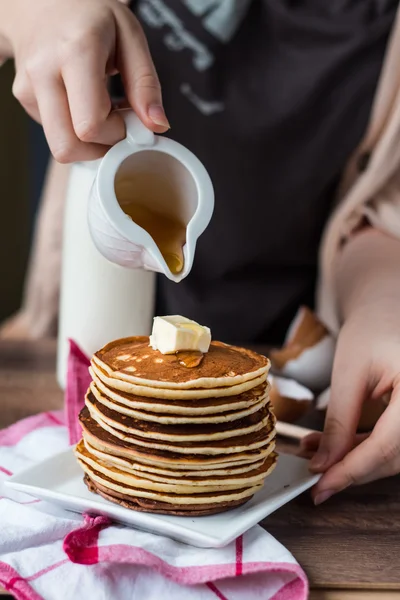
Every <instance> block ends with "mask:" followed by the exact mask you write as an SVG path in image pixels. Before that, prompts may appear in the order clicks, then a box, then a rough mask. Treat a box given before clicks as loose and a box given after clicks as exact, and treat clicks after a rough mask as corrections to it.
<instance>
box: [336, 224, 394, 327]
mask: <svg viewBox="0 0 400 600" xmlns="http://www.w3.org/2000/svg"><path fill="white" fill-rule="evenodd" d="M336 283H337V290H338V301H339V309H340V312H341V317H342V319H343V320H344V321H346V320H347V319H348V318H349V317H350V316H352V315H353V314H354V313H356V312H358V311H362V310H364V309H366V308H369V307H372V306H373V307H375V308H376V309H377V310H379V311H383V312H381V315H384V314H387V313H388V312H389V313H390V314H392V313H394V311H395V312H396V314H397V313H398V311H399V307H400V241H399V240H396V239H395V238H393V237H390V236H388V235H386V234H384V233H381V232H379V231H376V230H374V229H368V230H365V231H363V232H361V233H360V234H358V235H356V236H355V237H354V238H353V239H352V240H350V242H349V243H348V244H347V245H346V246H345V247H344V249H343V252H342V254H341V256H340V258H339V260H338V263H337V265H336ZM377 317H378V314H377Z"/></svg>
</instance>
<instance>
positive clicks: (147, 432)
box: [85, 392, 269, 442]
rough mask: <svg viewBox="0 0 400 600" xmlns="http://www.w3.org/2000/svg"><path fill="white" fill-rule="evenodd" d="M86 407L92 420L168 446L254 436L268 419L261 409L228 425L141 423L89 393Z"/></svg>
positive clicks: (265, 411)
mask: <svg viewBox="0 0 400 600" xmlns="http://www.w3.org/2000/svg"><path fill="white" fill-rule="evenodd" d="M85 403H86V406H87V408H88V409H89V412H90V413H91V414H92V413H94V414H92V416H93V418H96V417H95V415H98V416H99V417H100V418H101V419H102V420H103V421H105V422H106V423H107V424H109V425H110V426H111V427H113V428H116V429H119V430H121V431H124V432H126V433H128V434H133V435H136V436H141V437H144V438H149V439H153V440H166V441H171V442H181V441H182V442H190V441H193V442H196V441H203V440H205V441H210V442H211V441H214V440H219V439H227V438H232V437H237V436H238V435H244V434H248V433H253V432H255V431H258V430H260V429H261V428H262V427H263V426H264V424H263V421H265V419H266V418H268V415H269V413H268V410H267V408H266V407H265V406H264V407H262V408H261V409H260V410H259V411H257V412H256V413H253V414H250V415H248V416H246V417H244V418H243V419H238V420H236V421H228V422H226V423H210V424H208V423H201V424H199V425H198V424H192V423H185V424H182V425H176V424H171V425H159V424H158V423H154V422H153V421H141V420H139V419H134V418H132V417H129V416H128V415H125V414H123V413H122V414H121V413H119V412H117V411H115V410H111V409H110V408H108V406H105V405H104V404H102V403H101V402H99V401H98V400H97V399H96V398H95V396H94V395H93V394H92V393H91V392H89V393H88V394H87V396H86V400H85Z"/></svg>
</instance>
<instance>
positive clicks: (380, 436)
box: [313, 386, 400, 504]
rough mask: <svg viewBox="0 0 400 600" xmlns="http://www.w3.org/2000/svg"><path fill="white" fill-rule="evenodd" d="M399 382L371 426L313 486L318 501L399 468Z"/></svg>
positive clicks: (395, 471) (388, 474) (386, 474)
mask: <svg viewBox="0 0 400 600" xmlns="http://www.w3.org/2000/svg"><path fill="white" fill-rule="evenodd" d="M399 421H400V386H397V388H396V389H395V390H394V391H393V394H392V399H391V401H390V403H389V406H388V407H387V409H386V410H385V412H384V413H383V415H382V416H381V418H380V419H379V421H378V423H377V424H376V426H375V429H374V430H373V432H372V433H371V435H370V436H369V437H367V438H366V439H365V440H364V441H363V442H362V443H361V444H360V445H359V446H357V447H356V448H355V449H354V450H353V451H352V452H350V453H349V454H347V456H346V457H345V458H344V459H343V460H341V461H340V462H338V463H337V464H335V465H334V466H332V467H331V468H330V469H329V470H328V471H327V472H326V473H325V475H323V477H322V478H321V480H320V481H319V482H318V484H317V485H316V487H315V489H314V490H313V497H314V502H315V503H316V504H320V503H321V502H324V501H325V500H327V499H328V498H329V497H330V496H332V495H333V494H335V493H337V492H340V491H341V490H343V489H345V488H346V487H348V486H349V485H352V484H361V483H367V482H369V481H374V480H375V479H380V478H382V477H389V476H391V475H395V474H396V473H398V472H400V437H399Z"/></svg>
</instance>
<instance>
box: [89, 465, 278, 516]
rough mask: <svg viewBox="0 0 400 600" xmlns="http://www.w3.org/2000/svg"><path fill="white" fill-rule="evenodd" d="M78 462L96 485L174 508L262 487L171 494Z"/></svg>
mask: <svg viewBox="0 0 400 600" xmlns="http://www.w3.org/2000/svg"><path fill="white" fill-rule="evenodd" d="M78 463H79V464H80V466H81V468H82V469H83V470H84V471H85V473H86V474H87V475H89V477H90V479H91V480H92V481H93V482H94V483H95V484H96V485H97V484H100V485H102V486H105V487H106V488H108V489H109V490H111V491H114V492H119V493H120V494H124V496H127V497H128V498H130V497H133V498H146V499H149V500H156V501H157V502H166V503H168V504H171V505H173V506H174V507H175V508H177V507H178V508H179V507H180V506H184V507H189V508H190V507H199V508H200V509H201V508H210V505H214V504H218V503H219V502H231V501H237V500H244V499H245V498H248V497H249V496H253V495H254V494H255V493H256V492H257V491H259V490H260V489H261V488H262V485H253V486H251V487H247V488H243V489H235V490H224V491H222V492H209V493H203V492H201V493H192V494H182V495H181V494H173V493H170V492H169V493H163V492H155V491H149V490H144V489H140V488H136V487H133V486H128V485H125V484H123V483H120V482H115V481H113V480H112V479H110V478H109V477H107V476H106V475H103V474H102V473H99V472H98V471H96V470H95V469H93V468H92V467H91V466H89V465H88V464H87V463H86V462H83V461H82V460H80V459H78ZM274 466H275V464H272V465H271V466H270V469H271V471H272V469H273V468H274Z"/></svg>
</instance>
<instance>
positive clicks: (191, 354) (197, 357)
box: [175, 350, 204, 369]
mask: <svg viewBox="0 0 400 600" xmlns="http://www.w3.org/2000/svg"><path fill="white" fill-rule="evenodd" d="M175 356H176V358H177V359H178V361H179V364H180V365H182V366H183V367H186V368H188V369H193V368H194V367H198V366H199V365H200V364H201V362H202V360H203V358H204V354H203V352H199V351H198V350H179V351H178V352H176V353H175Z"/></svg>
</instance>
